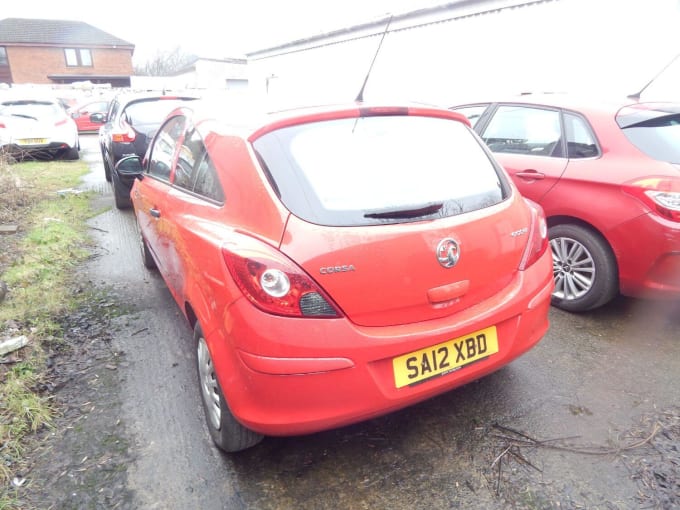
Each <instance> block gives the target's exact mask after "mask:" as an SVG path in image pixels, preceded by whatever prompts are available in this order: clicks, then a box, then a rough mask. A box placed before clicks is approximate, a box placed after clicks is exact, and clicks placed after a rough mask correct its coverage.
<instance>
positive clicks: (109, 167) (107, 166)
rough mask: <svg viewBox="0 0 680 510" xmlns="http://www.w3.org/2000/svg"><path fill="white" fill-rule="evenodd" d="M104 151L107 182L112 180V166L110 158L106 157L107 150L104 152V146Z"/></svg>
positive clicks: (102, 149) (103, 159)
mask: <svg viewBox="0 0 680 510" xmlns="http://www.w3.org/2000/svg"><path fill="white" fill-rule="evenodd" d="M101 151H102V161H103V162H104V177H106V181H107V182H111V166H110V165H109V160H108V159H107V158H106V152H104V148H103V147H102V148H101Z"/></svg>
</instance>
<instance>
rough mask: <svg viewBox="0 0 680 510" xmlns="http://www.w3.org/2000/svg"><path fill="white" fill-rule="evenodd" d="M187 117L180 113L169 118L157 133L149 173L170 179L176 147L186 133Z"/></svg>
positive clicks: (150, 157) (163, 178)
mask: <svg viewBox="0 0 680 510" xmlns="http://www.w3.org/2000/svg"><path fill="white" fill-rule="evenodd" d="M184 123H185V119H184V117H183V116H181V115H179V116H177V117H173V118H171V119H170V120H168V121H167V122H166V123H165V124H164V125H163V126H162V127H161V129H159V130H158V134H157V135H156V137H155V139H154V142H153V148H152V149H151V154H150V155H149V168H148V170H147V171H148V173H149V175H152V176H154V177H156V178H158V179H162V180H164V181H169V180H170V173H171V171H172V166H173V163H174V159H175V148H176V147H177V142H178V140H179V138H180V137H181V136H182V134H183V133H184Z"/></svg>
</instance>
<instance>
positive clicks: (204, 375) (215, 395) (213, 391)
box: [197, 336, 222, 430]
mask: <svg viewBox="0 0 680 510" xmlns="http://www.w3.org/2000/svg"><path fill="white" fill-rule="evenodd" d="M197 349H198V371H199V374H200V377H201V395H202V396H203V402H205V407H206V409H207V410H208V413H207V414H208V418H209V419H210V424H211V425H212V426H213V428H214V429H215V430H220V426H221V420H222V408H221V407H220V393H219V390H218V387H217V378H216V377H215V370H214V369H213V362H212V359H211V358H210V352H209V351H208V346H207V345H206V343H205V339H204V338H203V337H202V336H201V337H200V338H199V339H198V347H197Z"/></svg>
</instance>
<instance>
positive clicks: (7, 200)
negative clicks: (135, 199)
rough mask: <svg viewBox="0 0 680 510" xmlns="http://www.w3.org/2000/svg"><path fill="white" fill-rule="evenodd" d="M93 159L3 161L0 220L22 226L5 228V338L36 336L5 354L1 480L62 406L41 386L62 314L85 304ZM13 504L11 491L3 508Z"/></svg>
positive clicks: (0, 371) (1, 308)
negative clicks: (81, 271) (78, 280)
mask: <svg viewBox="0 0 680 510" xmlns="http://www.w3.org/2000/svg"><path fill="white" fill-rule="evenodd" d="M87 172H88V166H87V164H86V163H85V162H81V161H69V162H63V161H47V162H28V163H19V164H16V165H8V164H6V163H3V162H2V161H0V225H3V224H5V225H7V224H13V225H15V226H16V227H17V232H16V233H14V234H11V235H2V236H0V281H4V282H5V283H6V286H7V289H8V291H7V295H6V297H5V299H4V300H3V301H1V302H0V341H2V340H5V339H8V338H13V337H16V336H25V337H27V338H28V340H29V343H28V345H27V346H26V347H23V348H22V349H21V350H18V351H15V352H12V353H8V354H6V355H5V357H4V358H0V361H1V362H2V363H1V364H0V481H2V482H3V485H4V487H5V488H7V487H11V483H10V482H11V480H12V478H13V477H14V476H16V473H15V468H16V466H18V465H20V463H21V457H22V453H23V451H24V449H25V447H26V444H27V441H29V439H30V434H31V433H34V432H36V431H38V430H40V429H42V428H44V427H50V426H51V425H52V420H53V418H54V416H55V412H56V410H55V409H54V408H53V406H52V405H51V399H50V395H47V394H44V392H42V391H40V388H41V387H43V386H42V385H41V382H42V379H43V376H44V372H45V366H46V364H45V352H47V351H49V349H50V348H52V347H54V343H59V342H60V341H61V337H62V331H61V329H60V321H59V319H60V317H62V316H63V315H64V314H67V313H68V312H69V311H71V310H73V309H74V308H75V307H76V306H77V305H78V300H79V299H84V296H82V295H75V296H73V295H72V294H71V293H70V291H69V289H70V279H71V278H72V275H73V274H74V267H75V266H77V265H78V264H80V263H81V262H82V261H83V260H84V259H86V258H87V256H88V254H89V251H88V249H87V246H88V243H89V242H90V240H89V237H88V232H87V226H86V220H87V219H88V218H90V217H91V216H92V215H93V212H92V210H91V208H90V200H89V198H90V197H89V194H88V193H74V192H70V191H63V190H69V189H72V188H74V187H75V186H77V185H78V184H79V183H80V181H81V178H82V176H83V175H85V174H86V173H87ZM60 191H61V192H60ZM3 508H8V509H9V508H14V507H13V504H12V496H11V491H8V490H5V491H3V493H2V494H0V509H3Z"/></svg>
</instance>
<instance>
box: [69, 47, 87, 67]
mask: <svg viewBox="0 0 680 510" xmlns="http://www.w3.org/2000/svg"><path fill="white" fill-rule="evenodd" d="M64 55H65V56H66V65H67V66H69V67H91V66H92V54H91V53H90V50H88V49H85V48H64Z"/></svg>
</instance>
